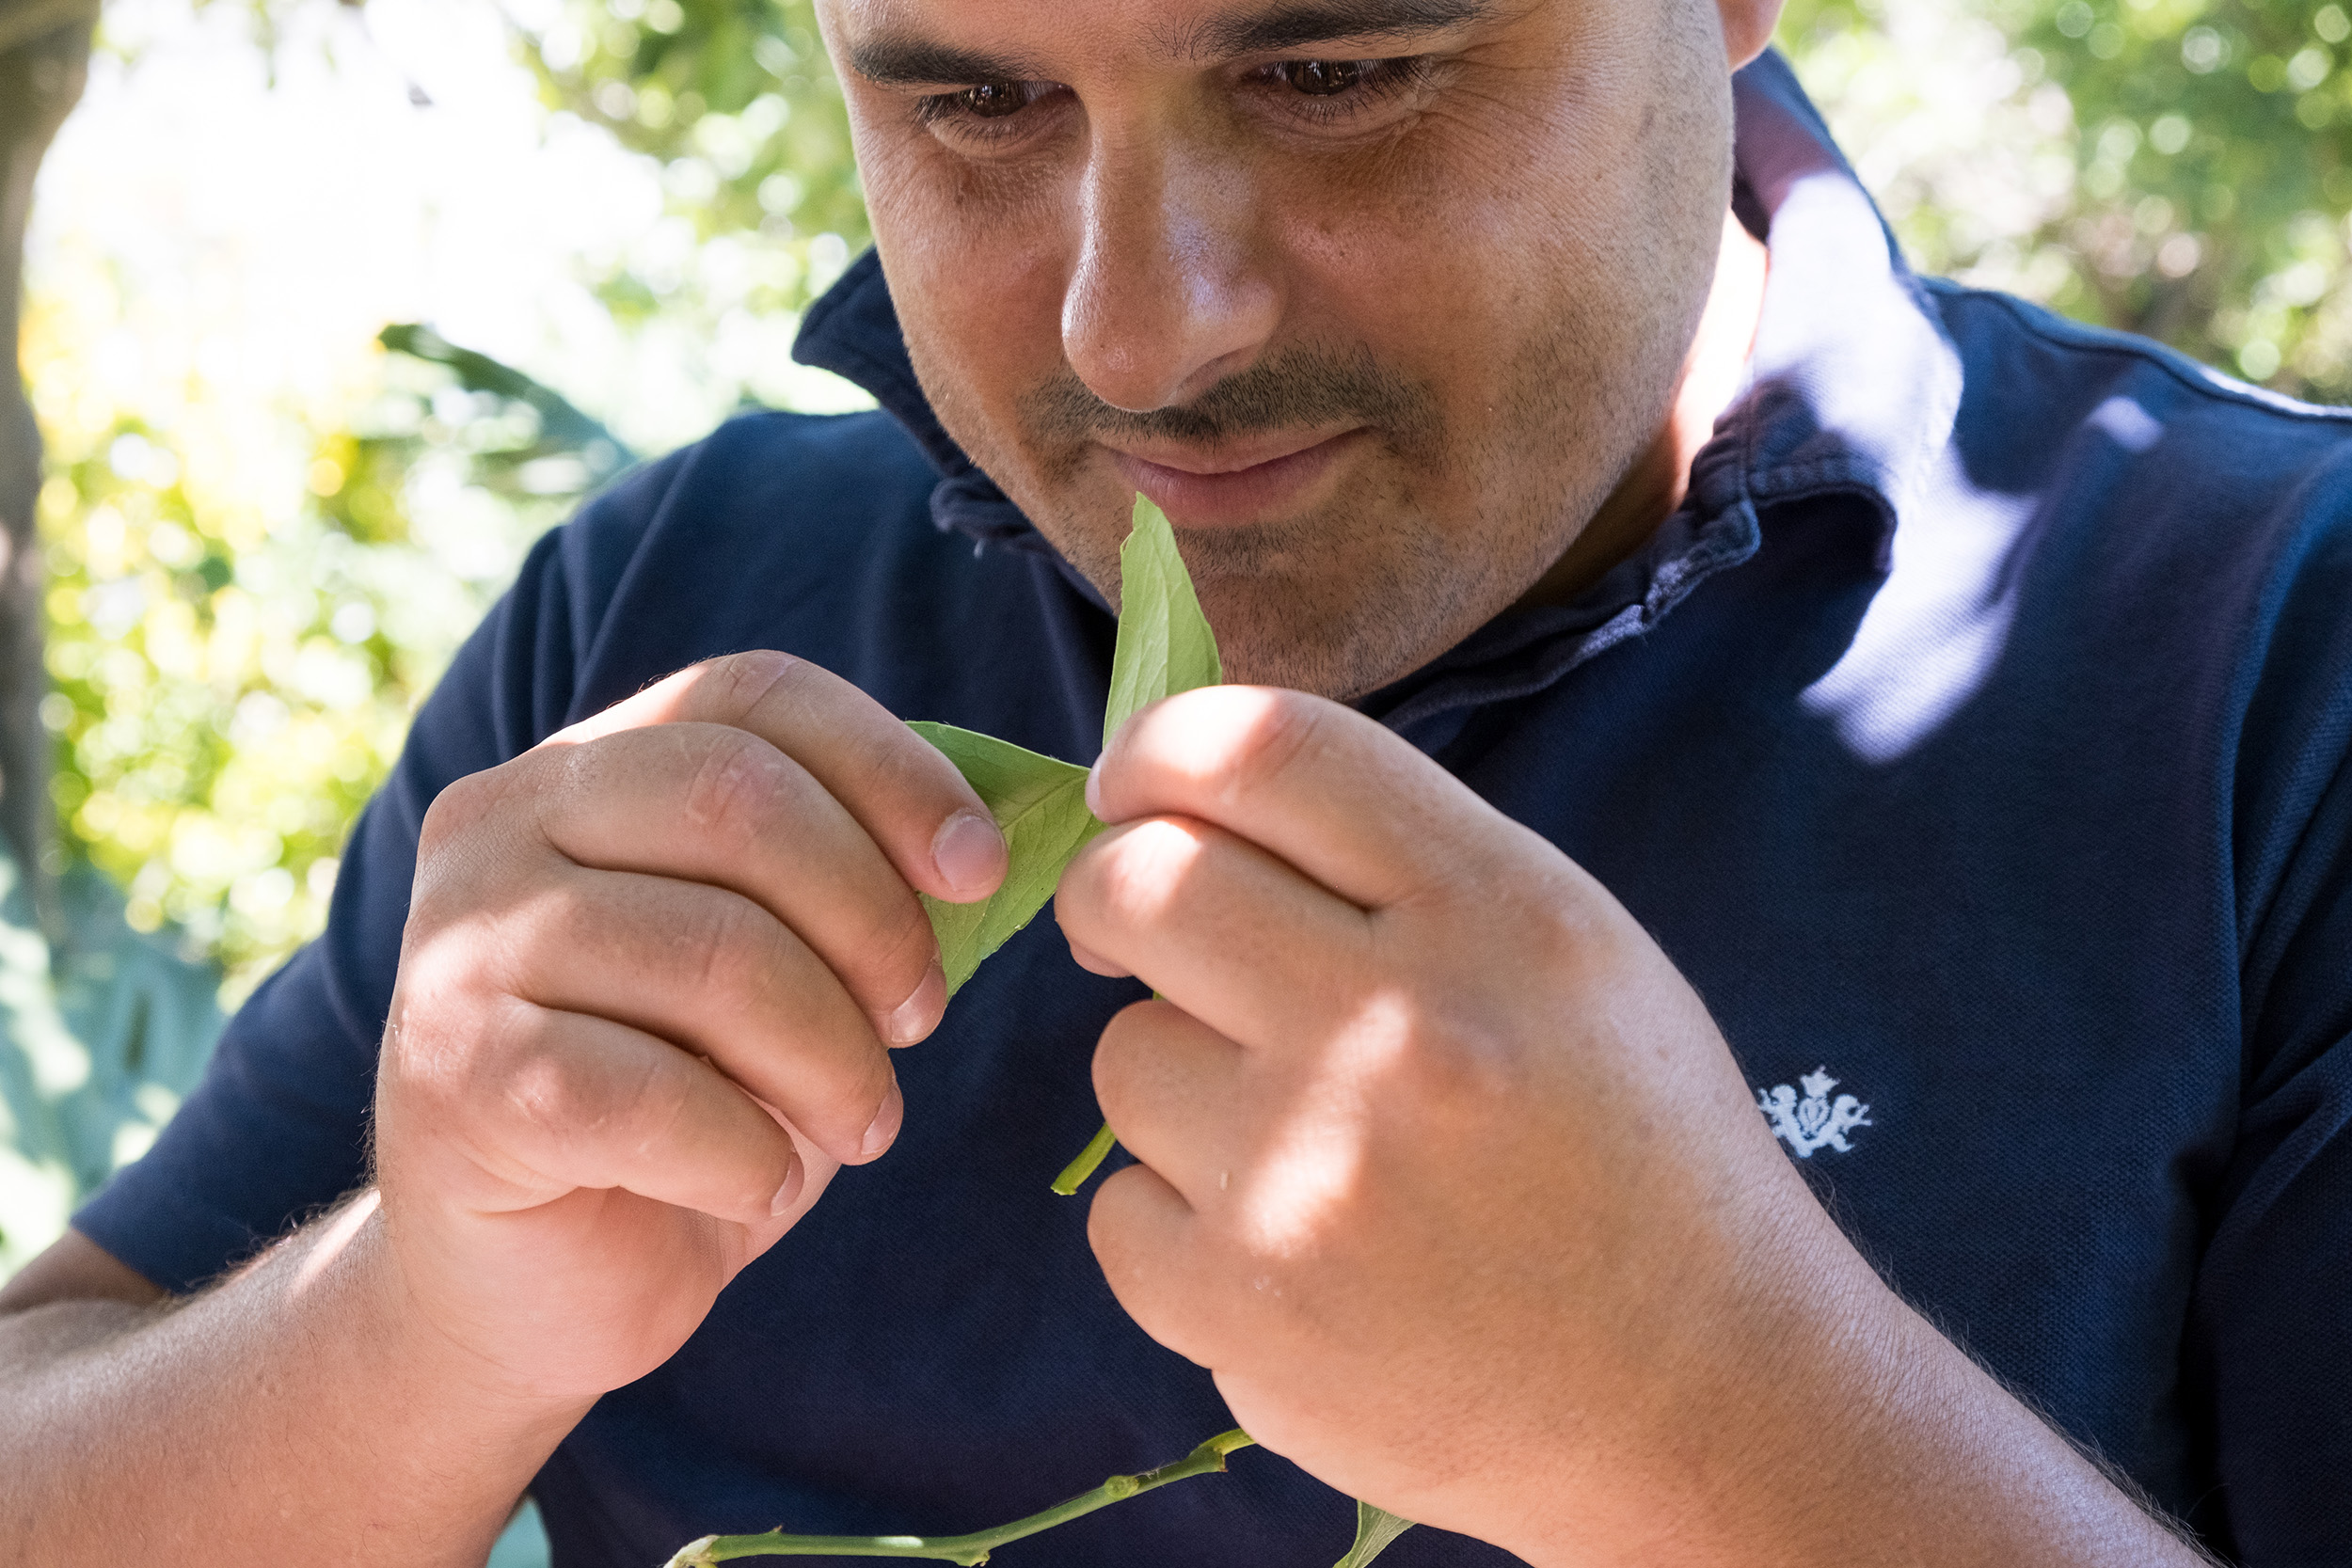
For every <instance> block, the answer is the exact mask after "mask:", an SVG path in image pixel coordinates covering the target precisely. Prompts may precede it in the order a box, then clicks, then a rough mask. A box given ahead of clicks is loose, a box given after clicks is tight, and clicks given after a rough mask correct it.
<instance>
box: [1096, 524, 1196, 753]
mask: <svg viewBox="0 0 2352 1568" xmlns="http://www.w3.org/2000/svg"><path fill="white" fill-rule="evenodd" d="M1224 678H1225V666H1224V664H1223V663H1222V662H1220V661H1219V660H1218V658H1217V657H1216V633H1215V632H1213V631H1211V630H1210V629H1209V618H1208V617H1207V616H1205V615H1203V614H1201V613H1200V596H1199V595H1198V594H1194V593H1193V591H1192V576H1191V574H1190V573H1188V572H1186V571H1185V570H1184V557H1183V556H1181V555H1179V554H1177V553H1176V534H1175V531H1173V530H1171V529H1170V528H1169V527H1168V515H1167V514H1166V513H1164V512H1162V511H1161V510H1160V509H1159V508H1158V507H1156V506H1153V505H1152V503H1151V502H1150V501H1148V500H1145V499H1143V498H1142V497H1141V496H1137V497H1136V512H1135V527H1134V528H1133V529H1131V530H1130V531H1128V534H1127V542H1126V543H1125V544H1124V545H1121V546H1120V549H1119V645H1118V646H1117V647H1116V648H1115V649H1114V650H1113V651H1112V653H1111V695H1110V701H1109V703H1107V704H1106V705H1104V709H1103V744H1104V745H1105V746H1108V745H1109V744H1110V743H1111V736H1114V735H1117V734H1118V733H1119V726H1120V725H1121V724H1124V723H1125V722H1126V721H1128V720H1130V719H1132V718H1134V717H1135V714H1136V709H1137V708H1141V707H1146V706H1149V705H1151V704H1152V703H1156V702H1158V701H1159V700H1160V699H1161V698H1162V697H1168V696H1173V695H1174V694H1175V693H1177V692H1179V691H1190V690H1191V689H1194V688H1195V687H1200V686H1215V685H1216V684H1217V683H1218V682H1220V681H1222V680H1223V679H1224Z"/></svg>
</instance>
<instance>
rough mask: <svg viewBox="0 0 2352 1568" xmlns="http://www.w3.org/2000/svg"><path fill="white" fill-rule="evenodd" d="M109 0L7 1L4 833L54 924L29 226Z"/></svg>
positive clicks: (0, 560) (2, 5)
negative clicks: (27, 340)
mask: <svg viewBox="0 0 2352 1568" xmlns="http://www.w3.org/2000/svg"><path fill="white" fill-rule="evenodd" d="M97 18H98V0H0V834H4V835H5V836H6V838H7V841H8V847H9V848H10V849H12V850H13V851H14V852H15V857H16V862H17V863H18V864H19V865H20V866H22V867H23V868H24V877H25V879H26V881H27V883H28V886H29V889H30V891H31V892H32V894H33V901H34V906H35V908H36V909H37V910H38V911H40V917H41V923H42V924H43V925H44V926H51V927H54V926H55V925H56V901H55V899H54V898H53V897H52V896H51V878H50V876H49V873H48V869H47V856H46V854H45V851H46V850H47V849H48V847H49V843H50V837H51V830H52V821H51V816H50V804H49V736H48V734H47V732H46V731H45V730H44V729H43V728H42V726H41V721H40V699H41V697H42V695H43V694H44V693H45V692H46V691H47V689H48V678H47V674H46V672H45V671H44V670H43V668H42V665H41V562H40V546H39V543H38V541H37V540H36V537H35V533H34V511H35V506H36V502H37V501H38V499H39V498H40V429H39V427H37V426H36V425H35V424H34V422H33V410H32V406H31V404H29V403H28V402H27V401H26V399H25V395H24V378H23V372H22V371H21V370H20V369H19V357H18V335H17V325H18V317H19V315H20V313H21V312H22V310H23V309H24V226H25V220H26V218H27V217H28V215H29V214H31V211H32V205H33V177H34V175H35V173H36V172H38V171H39V169H40V160H41V154H43V153H44V152H46V151H47V150H49V143H50V139H51V138H52V137H54V136H55V135H56V134H57V127H58V126H59V125H61V124H63V123H64V122H65V117H66V115H67V114H68V113H69V112H70V111H71V110H72V107H73V105H74V103H76V102H77V101H78V100H79V99H80V98H81V96H82V87H83V84H84V82H85V81H86V80H87V76H88V71H89V46H90V31H91V28H92V26H93V25H94V24H95V23H96V21H97Z"/></svg>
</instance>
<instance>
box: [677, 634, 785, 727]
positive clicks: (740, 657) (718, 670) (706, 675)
mask: <svg viewBox="0 0 2352 1568" xmlns="http://www.w3.org/2000/svg"><path fill="white" fill-rule="evenodd" d="M806 668H807V664H806V661H805V660H803V659H798V658H795V657H792V656H791V655H790V654H786V653H778V652H777V651H775V650H774V649H772V648H755V649H750V650H747V651H746V652H743V653H736V654H723V655H721V656H720V657H717V658H711V659H705V660H704V661H703V662H702V663H700V664H698V665H696V666H694V668H693V671H692V674H693V679H694V685H695V688H696V689H697V691H698V692H701V693H704V694H707V702H708V704H709V710H710V711H712V712H715V713H717V714H720V715H723V716H724V718H726V719H728V720H733V719H739V718H741V717H743V716H744V715H745V714H748V713H750V712H751V711H752V710H753V709H755V708H756V707H758V706H759V705H760V704H762V703H763V702H766V701H767V700H768V698H769V696H770V695H771V693H772V692H774V691H775V689H777V688H778V687H780V686H782V685H785V684H786V683H787V682H788V681H791V680H794V679H796V678H797V677H798V674H799V673H800V672H802V671H803V670H805V669H806Z"/></svg>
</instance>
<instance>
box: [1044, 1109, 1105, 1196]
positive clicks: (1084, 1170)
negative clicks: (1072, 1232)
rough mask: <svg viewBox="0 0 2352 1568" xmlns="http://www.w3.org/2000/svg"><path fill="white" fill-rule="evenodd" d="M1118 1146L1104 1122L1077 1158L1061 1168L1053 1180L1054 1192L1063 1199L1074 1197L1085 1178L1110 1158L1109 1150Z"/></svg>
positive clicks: (1083, 1183)
mask: <svg viewBox="0 0 2352 1568" xmlns="http://www.w3.org/2000/svg"><path fill="white" fill-rule="evenodd" d="M1118 1145H1119V1139H1118V1138H1117V1137H1115V1136H1113V1135H1112V1132H1111V1124H1110V1123H1109V1122H1107V1121H1106V1122H1104V1124H1103V1131H1101V1132H1097V1133H1096V1134H1094V1139H1093V1141H1092V1142H1091V1143H1089V1144H1088V1145H1087V1146H1086V1148H1082V1149H1080V1150H1079V1151H1078V1157H1077V1158H1076V1159H1075V1160H1073V1161H1071V1162H1070V1164H1066V1165H1064V1166H1062V1168H1061V1174H1060V1175H1059V1176H1057V1177H1056V1178H1054V1191H1056V1192H1057V1193H1059V1194H1061V1196H1064V1197H1072V1196H1076V1194H1077V1191H1078V1189H1079V1188H1081V1187H1083V1186H1085V1185H1086V1184H1087V1178H1088V1177H1089V1176H1092V1175H1093V1174H1094V1173H1095V1171H1097V1170H1098V1169H1100V1168H1101V1167H1102V1164H1103V1162H1104V1160H1107V1159H1109V1158H1110V1153H1111V1150H1112V1149H1113V1148H1117V1147H1118Z"/></svg>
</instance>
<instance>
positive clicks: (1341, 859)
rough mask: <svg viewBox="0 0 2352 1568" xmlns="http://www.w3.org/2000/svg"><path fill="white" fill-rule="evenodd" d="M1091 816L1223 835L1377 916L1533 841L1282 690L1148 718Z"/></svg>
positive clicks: (1424, 762)
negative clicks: (1518, 838) (1521, 841)
mask: <svg viewBox="0 0 2352 1568" xmlns="http://www.w3.org/2000/svg"><path fill="white" fill-rule="evenodd" d="M1087 803H1088V805H1089V806H1090V807H1092V808H1093V811H1094V815H1095V816H1099V817H1101V818H1102V819H1103V820H1104V821H1105V822H1111V823H1119V822H1126V821H1130V820H1133V819H1134V818H1136V817H1138V816H1193V817H1199V818H1200V819H1201V820H1203V821H1206V822H1212V823H1215V824H1216V826H1218V827H1220V828H1223V829H1225V830H1227V831H1228V832H1232V833H1235V834H1237V835H1239V836H1240V837H1242V838H1245V839H1248V840H1249V841H1250V842H1251V843H1253V844H1256V845H1258V846H1259V847H1263V848H1264V849H1267V850H1269V851H1271V852H1272V853H1274V854H1275V855H1277V856H1279V857H1280V858H1281V859H1282V860H1284V861H1287V862H1289V863H1291V864H1292V865H1293V866H1295V867H1296V868H1297V869H1298V870H1299V871H1300V872H1302V873H1304V874H1305V875H1307V876H1308V877H1311V878H1312V879H1314V880H1315V881H1316V882H1318V883H1320V884H1322V885H1323V886H1324V887H1325V888H1327V889H1328V890H1329V891H1331V892H1333V893H1336V894H1338V895H1340V896H1341V897H1342V898H1344V899H1346V900H1347V901H1348V902H1350V903H1352V904H1355V905H1357V906H1359V908H1362V909H1366V910H1376V909H1383V908H1387V907H1389V906H1391V905H1396V904H1402V903H1406V902H1407V901H1409V900H1411V899H1413V898H1414V897H1415V896H1417V895H1421V894H1422V893H1424V892H1426V891H1429V890H1431V889H1433V888H1436V887H1438V886H1441V885H1445V884H1450V883H1452V882H1454V881H1457V880H1458V879H1461V878H1462V877H1463V876H1464V875H1465V874H1466V873H1474V868H1475V867H1477V866H1479V865H1482V864H1484V863H1486V861H1487V860H1488V859H1489V858H1490V857H1492V856H1493V855H1495V854H1496V853H1497V852H1499V851H1501V850H1502V849H1504V848H1505V847H1506V845H1507V844H1508V842H1509V838H1510V836H1511V835H1513V834H1515V833H1523V832H1525V830H1523V829H1519V828H1517V827H1516V825H1514V824H1513V823H1511V822H1510V821H1509V820H1508V819H1506V818H1505V817H1503V816H1502V814H1501V813H1499V812H1496V811H1495V810H1494V809H1493V808H1491V807H1489V806H1487V805H1486V802H1485V801H1483V800H1480V799H1479V798H1478V797H1477V796H1476V795H1475V794H1473V793H1471V791H1470V788H1469V787H1468V786H1467V785H1465V784H1462V783H1461V781H1459V780H1458V779H1455V778H1454V776H1453V775H1452V774H1450V773H1448V772H1446V770H1445V769H1444V768H1439V767H1438V765H1437V764H1436V763H1434V762H1432V761H1430V760H1429V759H1428V758H1427V757H1425V756H1423V755H1422V753H1421V752H1417V751H1415V750H1414V749H1413V748H1412V746H1411V745H1409V744H1408V743H1406V741H1404V740H1401V739H1399V738H1397V736H1394V735H1391V733H1390V732H1389V731H1387V730H1385V729H1383V728H1382V727H1381V726H1380V725H1379V724H1377V723H1376V722H1375V721H1372V720H1370V719H1367V718H1365V717H1364V716H1363V715H1362V714H1360V713H1358V712H1356V711H1355V710H1354V709H1353V708H1348V707H1343V706H1341V705H1339V704H1337V703H1334V702H1329V701H1327V700H1326V699H1324V698H1321V697H1315V696H1310V695H1309V694H1307V693H1306V692H1303V691H1290V690H1284V689H1279V688H1274V687H1249V686H1208V687H1202V688H1200V689H1198V690H1194V691H1186V692H1184V693H1182V694H1180V695H1177V696H1173V697H1169V698H1168V699H1166V700H1165V701H1162V702H1159V703H1155V704H1153V705H1152V706H1150V707H1148V708H1145V709H1144V710H1143V711H1142V712H1140V713H1138V714H1136V716H1135V718H1133V719H1132V720H1130V721H1128V722H1127V724H1126V726H1125V727H1124V728H1122V729H1121V730H1120V732H1119V734H1117V735H1116V736H1112V737H1111V743H1110V745H1109V747H1108V748H1107V749H1105V750H1104V753H1103V756H1102V759H1101V760H1100V761H1099V762H1097V763H1096V764H1095V765H1094V773H1093V776H1092V777H1091V778H1089V780H1088V781H1087Z"/></svg>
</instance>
